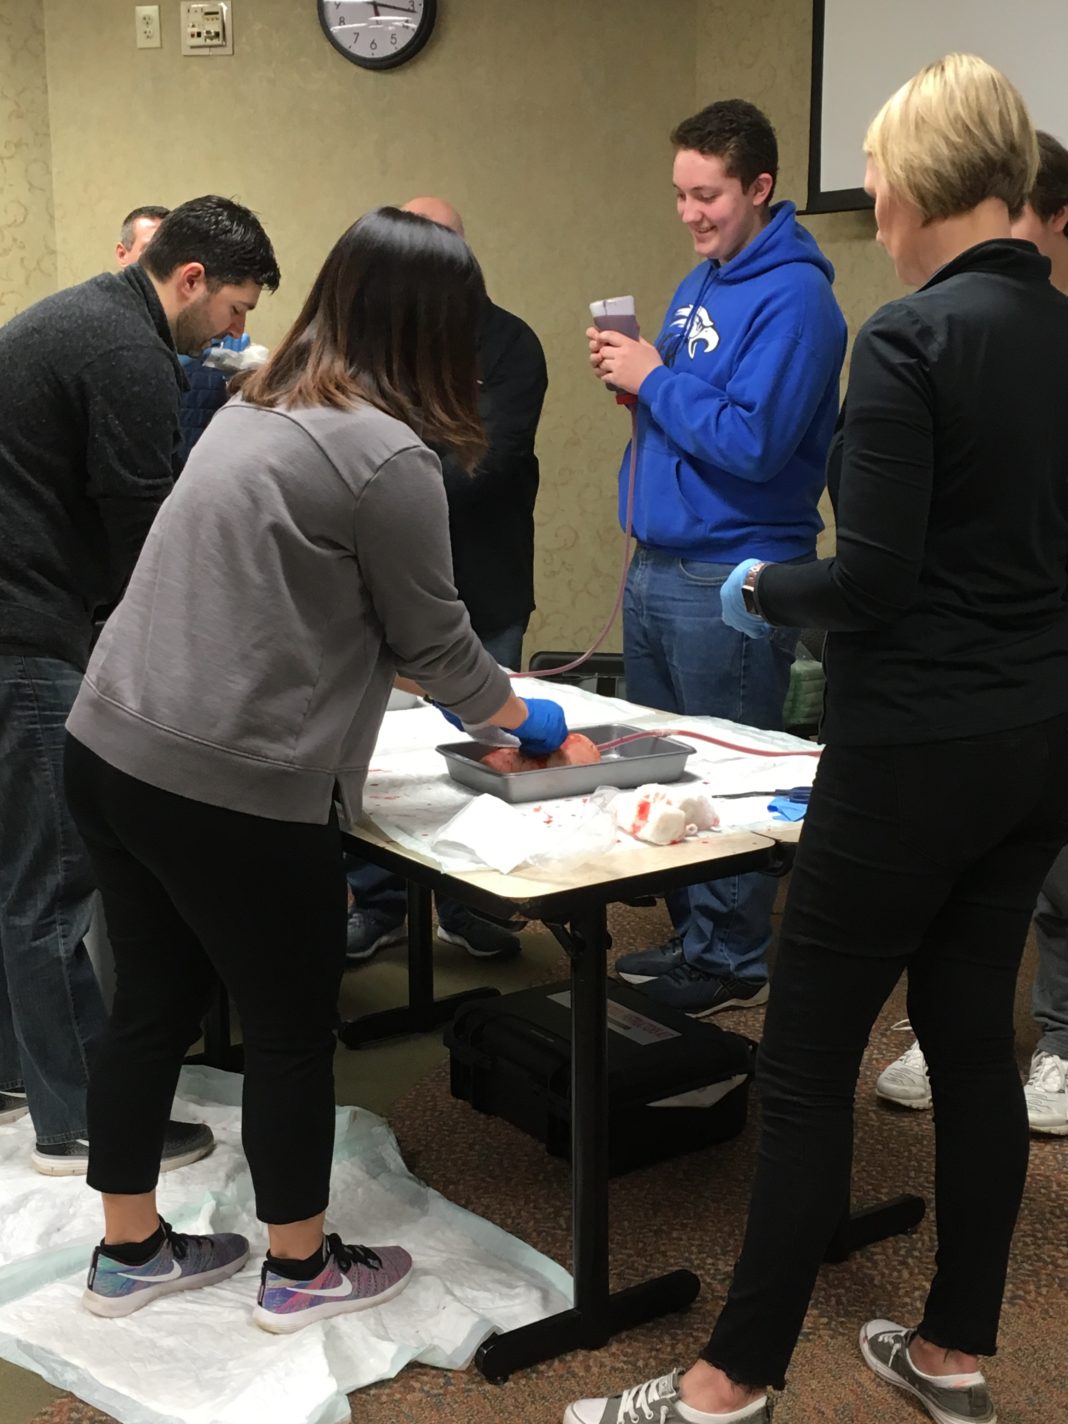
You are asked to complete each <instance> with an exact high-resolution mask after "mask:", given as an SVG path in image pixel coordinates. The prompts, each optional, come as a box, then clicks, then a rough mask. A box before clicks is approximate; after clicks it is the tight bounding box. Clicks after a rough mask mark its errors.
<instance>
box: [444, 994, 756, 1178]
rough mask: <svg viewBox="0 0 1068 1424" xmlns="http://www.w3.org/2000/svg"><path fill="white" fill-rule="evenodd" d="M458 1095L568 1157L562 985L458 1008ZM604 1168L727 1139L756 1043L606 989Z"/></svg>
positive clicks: (451, 1034)
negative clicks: (606, 1145) (606, 1153)
mask: <svg viewBox="0 0 1068 1424" xmlns="http://www.w3.org/2000/svg"><path fill="white" fill-rule="evenodd" d="M445 1046H446V1047H447V1048H448V1050H449V1054H450V1086H451V1089H452V1095H453V1097H454V1098H460V1099H461V1100H462V1101H464V1102H468V1103H470V1104H471V1106H472V1107H475V1108H477V1109H478V1110H479V1111H480V1112H484V1113H487V1114H489V1115H490V1116H491V1117H502V1118H504V1119H505V1120H506V1121H507V1122H510V1123H512V1124H514V1125H515V1126H516V1127H519V1128H521V1129H522V1130H523V1131H524V1132H528V1133H530V1134H531V1136H533V1137H536V1138H537V1139H538V1140H539V1141H540V1142H543V1143H544V1144H545V1146H546V1147H547V1148H548V1150H549V1151H550V1152H551V1153H552V1154H553V1155H554V1156H557V1157H567V1158H570V1156H571V1091H570V1087H571V986H570V983H569V982H568V981H567V980H564V981H563V982H562V983H557V984H545V985H542V986H540V987H539V988H535V989H524V990H522V991H521V992H519V993H515V994H505V995H503V996H502V997H500V998H496V999H480V1000H477V1001H474V1002H472V1003H467V1004H464V1005H462V1006H461V1007H460V1009H459V1010H458V1011H457V1014H456V1017H455V1018H454V1019H453V1021H452V1023H451V1024H450V1025H449V1026H448V1028H447V1029H446V1030H445ZM607 1046H608V1070H607V1076H608V1101H609V1171H610V1172H611V1173H613V1174H614V1173H617V1172H625V1171H629V1170H631V1169H632V1168H635V1167H643V1166H646V1165H648V1164H649V1163H651V1162H659V1161H663V1160H664V1159H665V1158H668V1157H674V1156H677V1155H678V1154H679V1153H682V1152H692V1151H694V1150H696V1149H697V1148H700V1147H708V1146H710V1145H711V1144H713V1143H716V1142H725V1141H726V1140H727V1139H728V1138H731V1137H735V1136H737V1134H738V1133H739V1132H741V1131H742V1129H743V1127H744V1126H745V1122H746V1115H747V1110H748V1098H749V1083H750V1080H751V1078H752V1073H753V1059H754V1056H755V1045H754V1044H753V1043H752V1042H751V1041H750V1040H749V1039H747V1038H743V1037H742V1036H741V1035H740V1034H736V1033H729V1032H727V1031H726V1030H724V1029H721V1028H720V1027H719V1026H718V1025H716V1024H712V1023H702V1022H700V1021H699V1020H696V1019H692V1018H689V1017H688V1016H687V1015H685V1014H681V1013H678V1012H676V1011H675V1010H674V1009H669V1008H665V1007H663V1006H662V1005H659V1004H656V1003H654V1002H653V1001H652V1000H650V999H649V998H648V997H646V996H645V995H643V994H641V993H639V992H638V990H636V989H632V988H631V987H630V986H629V985H627V984H623V983H619V982H617V981H615V980H611V981H609V984H608V1045H607Z"/></svg>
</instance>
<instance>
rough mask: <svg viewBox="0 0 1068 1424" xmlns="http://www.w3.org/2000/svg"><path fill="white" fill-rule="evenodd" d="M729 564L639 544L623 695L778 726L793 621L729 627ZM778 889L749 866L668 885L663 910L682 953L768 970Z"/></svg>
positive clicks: (749, 976)
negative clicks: (720, 876)
mask: <svg viewBox="0 0 1068 1424" xmlns="http://www.w3.org/2000/svg"><path fill="white" fill-rule="evenodd" d="M733 568H734V565H733V564H710V563H705V562H703V561H701V560H696V559H677V558H674V557H673V556H670V555H667V554H660V553H657V552H655V551H654V550H652V549H645V548H641V547H639V548H638V550H637V552H636V553H635V555H634V558H633V560H632V562H631V566H630V572H629V574H628V575H627V588H626V593H625V595H624V599H623V665H624V668H625V671H626V678H627V696H628V697H629V698H630V699H631V701H633V702H640V703H642V704H644V705H645V706H647V707H655V708H659V709H661V710H663V711H665V712H675V713H688V712H689V713H693V715H694V716H707V717H726V718H729V719H730V720H731V721H732V722H741V723H744V724H745V725H746V726H750V727H764V728H767V729H769V730H774V731H778V730H781V728H782V725H783V721H782V710H783V704H784V702H785V701H786V694H787V692H788V690H789V686H790V668H791V666H792V664H793V661H794V650H795V648H796V646H797V636H798V635H797V629H796V628H775V629H774V630H773V631H772V632H771V634H770V636H769V637H767V638H747V637H746V636H745V634H744V633H736V632H735V631H734V629H733V628H728V627H727V625H726V624H725V623H724V622H723V619H722V616H721V613H720V601H719V594H720V588H721V587H722V585H723V581H724V580H725V579H726V577H727V575H728V574H729V573H730V572H731V570H732V569H733ZM775 889H776V882H775V881H774V880H773V879H772V878H771V877H770V876H767V875H761V874H759V873H756V874H750V875H736V876H732V877H730V878H728V879H724V880H713V881H709V882H708V883H707V884H705V885H693V886H691V887H690V888H689V889H686V890H676V891H672V893H671V894H669V895H668V896H667V897H666V898H667V906H668V912H669V913H670V915H671V919H672V923H673V924H674V926H675V932H676V934H678V935H679V936H680V937H681V939H682V948H683V954H684V956H685V958H686V960H687V962H688V963H690V964H693V965H695V966H697V967H698V968H700V969H704V970H708V971H709V972H711V973H715V974H721V975H725V976H726V975H733V976H734V977H735V978H738V979H745V980H749V981H753V982H759V981H761V980H764V979H766V978H767V977H768V967H767V959H766V956H767V950H768V945H769V944H770V943H771V908H772V905H773V904H774V902H775Z"/></svg>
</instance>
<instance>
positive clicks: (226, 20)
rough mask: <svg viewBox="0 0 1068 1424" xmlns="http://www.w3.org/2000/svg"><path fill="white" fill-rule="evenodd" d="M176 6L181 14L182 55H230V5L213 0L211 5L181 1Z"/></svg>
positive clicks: (231, 31) (231, 26) (231, 35)
mask: <svg viewBox="0 0 1068 1424" xmlns="http://www.w3.org/2000/svg"><path fill="white" fill-rule="evenodd" d="M179 8H180V11H181V17H182V53H183V54H185V55H205V56H209V55H217V54H233V52H234V29H233V25H234V21H233V14H232V10H233V7H232V5H230V4H228V3H227V0H217V3H214V4H199V3H194V4H186V3H184V2H183V4H182V5H181V6H180V7H179Z"/></svg>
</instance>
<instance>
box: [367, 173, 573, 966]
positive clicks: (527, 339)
mask: <svg viewBox="0 0 1068 1424" xmlns="http://www.w3.org/2000/svg"><path fill="white" fill-rule="evenodd" d="M404 207H405V210H406V211H407V212H411V213H418V214H419V216H420V217H425V218H429V219H430V220H431V221H432V222H437V223H441V225H442V226H443V227H448V228H451V229H452V230H453V232H458V233H459V234H460V236H461V237H463V235H464V225H463V221H462V220H461V218H460V214H459V213H458V212H457V211H456V209H455V208H454V207H453V206H452V205H451V204H450V203H446V202H444V201H443V200H442V199H441V198H429V197H427V198H413V199H412V200H411V201H410V202H408V203H405V205H404ZM478 357H479V372H480V376H481V382H480V398H479V409H480V413H481V416H482V421H483V424H484V425H485V427H486V435H487V436H488V438H489V449H488V450H487V452H486V455H485V458H484V459H483V461H482V463H481V464H480V465H479V467H478V469H477V470H476V471H475V473H474V475H469V474H468V473H467V471H466V470H464V469H463V468H462V466H461V465H460V464H459V462H458V461H457V460H456V459H455V458H454V457H453V456H452V455H450V454H449V453H448V452H447V451H439V452H438V453H439V455H440V457H441V472H442V476H443V477H444V480H445V493H446V495H447V497H448V501H449V532H450V535H451V542H452V563H453V576H454V578H455V580H456V588H457V590H458V592H459V594H460V597H461V599H463V601H464V603H465V604H466V605H467V611H468V613H469V614H470V616H471V626H472V628H474V630H475V632H476V633H477V634H478V636H479V638H480V639H481V640H482V643H483V646H484V647H485V648H486V649H487V650H488V651H489V652H490V653H492V654H493V656H494V657H495V658H496V659H497V661H498V662H499V663H501V664H502V665H503V666H504V667H508V668H512V669H513V670H515V671H518V669H519V667H520V665H521V662H522V657H523V634H524V633H525V632H526V628H527V621H528V619H529V618H530V615H531V612H532V611H533V608H534V501H535V499H536V498H537V494H538V457H537V456H536V455H535V453H534V437H535V434H536V433H537V429H538V420H539V418H540V416H541V407H542V403H543V401H544V399H545V391H546V387H547V385H548V376H547V374H546V369H545V355H544V353H543V351H542V349H541V342H540V341H539V340H538V338H537V336H536V335H535V334H534V332H533V331H532V330H531V329H530V327H529V326H527V324H526V322H525V321H521V320H520V318H519V317H517V316H513V315H512V313H511V312H507V311H505V310H504V309H503V308H502V307H498V306H495V305H494V304H493V302H491V301H490V300H489V299H488V298H487V300H486V303H485V306H484V307H483V309H482V315H481V319H480V321H479V330H478ZM349 886H350V888H351V890H352V894H353V905H352V909H351V911H350V914H349V963H350V964H357V963H360V962H361V961H363V960H365V959H370V958H371V956H372V955H374V954H375V953H376V952H377V951H378V950H379V949H382V948H384V947H385V946H386V945H387V944H393V943H396V942H397V941H399V940H402V939H403V938H404V936H405V930H404V916H405V905H406V890H405V885H404V881H403V880H401V879H399V878H398V877H397V876H393V875H390V874H389V873H388V872H387V871H384V870H379V869H378V868H377V867H376V866H373V865H368V864H366V863H365V862H364V861H361V860H357V859H356V858H355V857H352V858H351V859H350V865H349ZM438 921H439V925H438V938H439V939H441V940H444V941H445V942H446V943H448V944H459V945H462V946H463V947H464V948H465V949H467V950H468V951H469V952H470V953H471V954H474V955H476V956H478V957H483V958H488V957H494V956H497V955H501V954H515V953H517V952H518V950H519V941H518V939H516V937H515V935H513V934H509V933H508V931H507V930H503V929H500V928H499V927H498V926H496V925H491V924H490V923H489V922H488V921H487V920H482V919H479V918H478V917H477V916H475V915H472V914H471V912H470V910H467V909H465V908H464V907H463V906H462V905H457V904H455V903H453V902H452V901H449V900H440V901H439V902H438Z"/></svg>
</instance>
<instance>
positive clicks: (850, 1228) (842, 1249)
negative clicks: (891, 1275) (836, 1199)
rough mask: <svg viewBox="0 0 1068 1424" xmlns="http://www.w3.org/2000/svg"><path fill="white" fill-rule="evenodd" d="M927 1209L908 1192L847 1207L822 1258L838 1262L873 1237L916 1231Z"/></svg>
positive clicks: (917, 1198) (921, 1200)
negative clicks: (883, 1200)
mask: <svg viewBox="0 0 1068 1424" xmlns="http://www.w3.org/2000/svg"><path fill="white" fill-rule="evenodd" d="M926 1211H927V1203H926V1202H925V1201H924V1199H923V1197H917V1196H912V1195H910V1194H906V1195H904V1196H899V1197H891V1199H890V1200H889V1201H885V1202H879V1203H877V1204H876V1205H875V1206H866V1207H863V1208H862V1209H861V1210H860V1211H847V1212H846V1214H845V1216H844V1217H843V1218H842V1221H841V1224H840V1225H839V1227H838V1230H837V1231H836V1232H835V1233H834V1235H833V1236H832V1238H831V1244H830V1245H829V1246H828V1247H827V1253H826V1255H825V1256H824V1258H823V1259H824V1260H825V1261H829V1262H831V1263H832V1264H835V1265H837V1264H838V1263H839V1262H840V1261H845V1260H847V1259H848V1258H849V1257H850V1256H851V1255H852V1254H853V1252H854V1251H860V1250H862V1249H863V1247H865V1246H873V1245H874V1244H875V1242H876V1241H885V1240H886V1239H887V1237H889V1236H903V1235H905V1234H906V1233H908V1232H910V1231H915V1230H916V1228H917V1226H919V1224H920V1222H921V1221H922V1220H923V1218H924V1214H925V1213H926Z"/></svg>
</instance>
